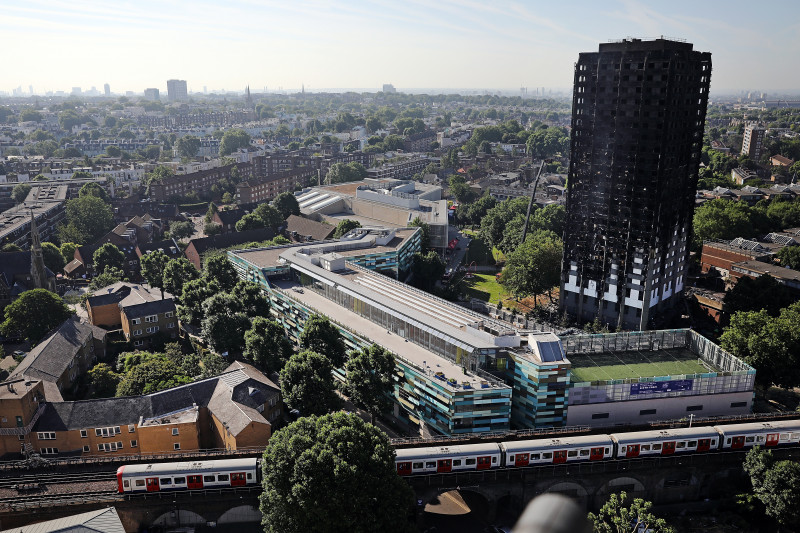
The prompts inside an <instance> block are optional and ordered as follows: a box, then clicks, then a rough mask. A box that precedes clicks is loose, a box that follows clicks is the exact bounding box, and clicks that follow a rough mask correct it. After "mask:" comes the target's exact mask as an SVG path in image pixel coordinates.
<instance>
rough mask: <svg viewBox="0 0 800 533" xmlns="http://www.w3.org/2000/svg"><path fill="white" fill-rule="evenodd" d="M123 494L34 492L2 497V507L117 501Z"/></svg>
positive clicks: (105, 492) (15, 507)
mask: <svg viewBox="0 0 800 533" xmlns="http://www.w3.org/2000/svg"><path fill="white" fill-rule="evenodd" d="M119 499H121V496H120V495H119V494H118V493H117V491H115V490H104V491H92V492H82V493H79V494H74V493H73V494H46V493H39V494H37V493H32V494H26V495H24V496H15V497H11V498H0V508H7V509H8V508H10V509H12V510H16V509H23V508H26V507H42V506H43V505H47V506H58V505H59V504H72V505H74V504H76V503H82V502H103V501H116V500H119Z"/></svg>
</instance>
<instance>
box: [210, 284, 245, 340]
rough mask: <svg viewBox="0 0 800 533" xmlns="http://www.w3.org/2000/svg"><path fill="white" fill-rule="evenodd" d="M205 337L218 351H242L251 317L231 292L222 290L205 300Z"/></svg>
mask: <svg viewBox="0 0 800 533" xmlns="http://www.w3.org/2000/svg"><path fill="white" fill-rule="evenodd" d="M203 316H204V318H203V322H202V325H201V327H202V331H203V337H204V338H205V339H206V340H207V341H208V343H209V344H210V345H211V347H212V348H214V350H215V351H216V352H217V353H230V354H234V353H241V352H242V349H243V348H244V333H245V332H246V331H247V330H248V329H250V319H249V318H248V317H247V315H246V314H244V313H243V312H242V311H241V310H240V308H239V302H237V301H236V298H234V297H233V296H232V295H231V294H230V293H227V292H220V293H217V294H214V295H213V296H211V297H209V298H208V299H207V300H206V301H204V302H203Z"/></svg>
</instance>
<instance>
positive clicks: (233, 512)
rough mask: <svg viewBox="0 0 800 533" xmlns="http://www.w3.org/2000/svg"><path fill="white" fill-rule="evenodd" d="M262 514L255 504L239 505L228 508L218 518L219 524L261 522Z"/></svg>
mask: <svg viewBox="0 0 800 533" xmlns="http://www.w3.org/2000/svg"><path fill="white" fill-rule="evenodd" d="M261 518H262V514H261V511H259V510H258V509H257V508H256V507H255V506H253V505H239V506H238V507H233V508H231V509H228V510H227V511H225V512H224V513H222V515H221V516H220V517H219V518H218V519H217V524H237V523H240V522H258V523H261Z"/></svg>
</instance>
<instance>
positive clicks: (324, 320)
mask: <svg viewBox="0 0 800 533" xmlns="http://www.w3.org/2000/svg"><path fill="white" fill-rule="evenodd" d="M300 346H302V347H303V348H304V349H306V350H311V351H313V352H316V353H318V354H322V355H323V356H325V357H327V358H328V359H329V360H330V362H331V364H332V365H333V367H334V368H341V367H342V366H344V363H345V360H346V357H347V349H346V348H345V345H344V339H342V334H341V333H339V330H338V329H337V328H336V326H334V325H333V324H332V323H331V321H330V320H328V317H326V316H324V315H317V314H314V315H311V316H310V317H309V319H308V320H306V323H305V325H304V326H303V331H302V333H300Z"/></svg>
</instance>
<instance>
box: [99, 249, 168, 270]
mask: <svg viewBox="0 0 800 533" xmlns="http://www.w3.org/2000/svg"><path fill="white" fill-rule="evenodd" d="M162 255H163V254H162ZM92 263H93V264H94V270H95V272H103V271H104V270H105V269H106V268H108V267H111V268H118V269H120V270H124V269H125V254H124V253H122V250H120V249H119V248H117V246H116V245H114V244H111V243H110V242H107V243H105V244H104V245H102V246H101V247H100V248H98V249H97V250H95V251H94V254H92Z"/></svg>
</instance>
